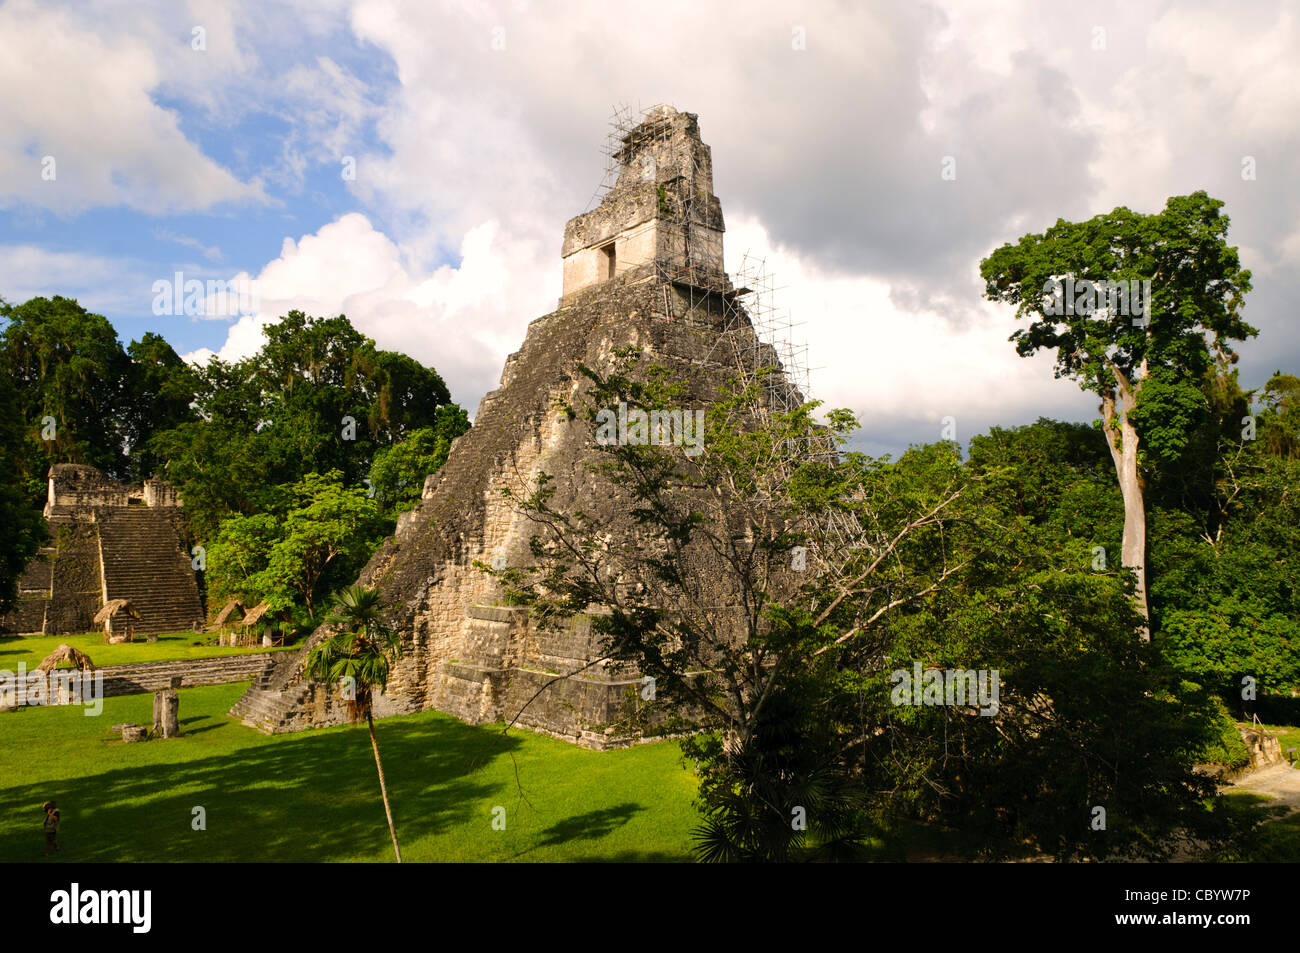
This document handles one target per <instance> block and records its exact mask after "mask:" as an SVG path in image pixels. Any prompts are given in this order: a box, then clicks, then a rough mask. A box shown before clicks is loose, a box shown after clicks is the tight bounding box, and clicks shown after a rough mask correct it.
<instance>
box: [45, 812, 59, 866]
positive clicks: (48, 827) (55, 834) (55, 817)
mask: <svg viewBox="0 0 1300 953" xmlns="http://www.w3.org/2000/svg"><path fill="white" fill-rule="evenodd" d="M41 807H43V808H44V809H45V856H46V857H49V856H50V848H51V847H53V848H54V849H55V850H56V851H57V850H58V849H59V808H58V805H57V804H55V803H54V802H53V801H46V802H45V803H44V804H42V805H41Z"/></svg>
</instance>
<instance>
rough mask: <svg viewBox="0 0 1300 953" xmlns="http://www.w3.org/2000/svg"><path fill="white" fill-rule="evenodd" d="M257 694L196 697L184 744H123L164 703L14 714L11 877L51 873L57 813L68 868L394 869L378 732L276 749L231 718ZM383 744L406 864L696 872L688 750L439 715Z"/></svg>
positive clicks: (7, 732) (4, 751)
mask: <svg viewBox="0 0 1300 953" xmlns="http://www.w3.org/2000/svg"><path fill="white" fill-rule="evenodd" d="M119 647H121V646H113V648H119ZM128 647H129V646H128ZM93 657H94V656H92V658H93ZM96 661H98V660H96ZM245 687H246V683H244V684H231V685H217V686H211V687H205V688H190V689H182V690H181V708H180V716H181V728H182V731H184V732H185V736H184V737H183V738H179V739H173V740H170V741H149V742H144V743H141V744H124V743H122V742H121V740H120V737H119V736H117V735H114V734H113V732H112V731H111V726H112V725H114V724H116V723H119V722H135V723H143V724H147V723H149V721H150V720H151V712H152V707H151V706H152V704H153V696H151V695H131V696H126V697H121V698H110V699H107V700H106V701H105V703H104V711H103V714H102V715H100V716H98V717H87V716H86V715H85V714H84V711H83V709H80V708H75V707H66V708H26V709H19V710H17V711H14V712H4V713H0V862H13V861H42V860H43V858H42V856H41V854H42V851H43V849H44V845H43V838H42V834H41V819H42V813H41V803H42V802H43V801H45V800H47V799H50V798H53V799H54V800H56V801H58V803H59V808H60V810H61V811H62V815H63V829H62V832H61V833H60V835H59V843H60V845H61V846H62V848H63V850H62V853H61V854H59V855H58V858H59V859H62V860H77V861H181V860H189V861H291V860H306V861H388V860H391V859H392V844H391V842H390V840H389V837H388V828H387V826H386V823H385V820H384V808H383V803H382V801H381V800H380V798H379V782H378V779H377V777H376V774H375V764H374V759H373V757H372V755H371V752H370V742H369V739H368V736H367V734H366V730H365V728H364V726H358V727H339V728H327V729H322V730H313V731H306V732H299V733H295V734H285V735H274V736H267V735H263V734H261V733H259V732H257V731H255V730H254V729H252V728H246V727H244V726H243V725H241V724H239V723H238V722H237V721H235V720H234V719H232V718H229V717H227V715H226V712H227V711H228V710H229V709H230V707H231V706H232V705H233V704H234V703H235V701H236V699H238V698H239V696H240V694H242V692H243V691H244V688H245ZM376 730H377V734H378V737H379V746H380V753H381V754H382V756H383V758H384V768H385V773H386V775H387V779H388V788H389V795H390V798H391V800H392V805H393V816H394V819H395V821H396V824H397V833H398V838H399V840H400V842H401V845H402V857H403V859H404V860H408V861H511V860H522V861H566V860H567V861H574V860H636V861H644V860H689V859H691V858H690V838H689V831H690V829H691V828H692V827H693V826H694V825H695V823H696V822H697V816H696V813H695V811H694V810H693V808H692V807H691V800H692V798H693V796H694V792H695V779H694V776H693V775H692V773H691V772H690V771H688V770H687V769H686V768H685V767H684V766H683V764H682V758H681V754H680V751H679V749H678V747H677V745H676V743H675V742H661V743H657V744H649V745H640V746H637V747H635V748H630V749H625V750H620V751H607V752H595V751H588V750H586V749H583V748H578V747H576V746H574V745H570V744H567V743H565V742H562V741H557V740H555V739H551V738H546V737H542V736H539V735H534V734H531V733H529V732H527V731H512V732H511V733H510V734H509V735H507V736H502V734H501V730H500V727H499V726H498V727H496V728H491V727H474V726H470V725H465V724H462V723H461V722H459V721H457V720H456V719H454V718H451V717H450V716H447V715H442V714H439V713H436V712H426V713H422V714H418V715H408V716H403V717H399V718H387V719H383V720H382V721H379V722H377V723H376ZM516 775H517V777H518V783H516ZM521 789H522V790H521ZM195 807H203V808H205V809H206V814H207V830H205V831H196V830H193V829H192V817H193V814H192V810H193V808H195ZM495 807H503V808H505V818H506V826H505V830H494V829H493V826H492V820H493V809H494V808H495ZM51 862H57V860H52V861H51Z"/></svg>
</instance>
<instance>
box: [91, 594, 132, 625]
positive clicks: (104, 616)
mask: <svg viewBox="0 0 1300 953" xmlns="http://www.w3.org/2000/svg"><path fill="white" fill-rule="evenodd" d="M121 612H125V613H126V614H127V615H129V616H130V617H131V618H132V619H135V620H137V621H138V620H139V618H140V613H138V612H136V611H135V606H134V605H132V604H131V600H130V599H109V600H108V601H107V602H105V603H104V607H103V608H102V609H100V610H99V611H98V612H96V613H95V618H94V620H93V622H94V624H95V625H102V624H103V623H104V622H105V621H106V620H108V619H112V618H115V617H116V616H117V615H118V613H121Z"/></svg>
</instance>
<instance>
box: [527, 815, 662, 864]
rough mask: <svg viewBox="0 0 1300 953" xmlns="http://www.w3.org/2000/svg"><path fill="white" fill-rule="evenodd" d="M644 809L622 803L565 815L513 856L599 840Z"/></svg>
mask: <svg viewBox="0 0 1300 953" xmlns="http://www.w3.org/2000/svg"><path fill="white" fill-rule="evenodd" d="M644 810H645V808H644V807H642V806H641V805H640V804H631V803H624V804H618V805H616V806H614V807H606V808H602V809H601V810H599V811H588V812H587V813H586V814H579V815H577V816H576V817H566V818H565V819H564V820H562V821H560V822H558V823H556V824H552V825H551V826H550V827H548V828H547V829H546V830H544V831H542V836H541V840H539V841H538V842H537V843H536V844H533V845H532V846H531V847H529V848H527V849H526V850H522V851H520V852H519V853H517V854H515V856H516V857H525V856H527V855H528V854H530V853H532V852H533V851H535V850H538V849H539V848H543V847H558V846H560V845H562V844H568V843H569V842H571V841H578V840H600V839H601V838H602V837H605V836H606V835H608V834H612V833H613V832H614V831H616V830H618V828H620V827H622V826H623V825H624V824H626V823H627V822H628V821H630V820H631V819H632V818H633V816H634V815H636V814H639V813H640V812H641V811H644ZM603 859H609V858H603Z"/></svg>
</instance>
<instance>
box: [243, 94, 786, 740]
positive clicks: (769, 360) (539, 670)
mask: <svg viewBox="0 0 1300 953" xmlns="http://www.w3.org/2000/svg"><path fill="white" fill-rule="evenodd" d="M610 155H611V156H612V157H613V159H614V170H613V171H614V174H613V175H612V176H611V177H610V178H611V179H613V181H612V185H611V186H610V187H609V188H608V191H607V192H606V194H605V195H604V197H603V200H602V201H601V202H600V204H599V205H598V206H597V207H596V208H594V209H593V210H591V211H588V212H586V213H584V214H582V215H579V216H577V217H576V218H574V219H572V220H570V221H569V223H568V225H567V226H566V227H565V230H564V241H563V246H562V251H561V257H562V264H563V269H564V277H563V295H562V297H561V298H560V301H559V305H558V307H557V308H556V310H554V311H553V312H551V313H550V314H547V315H543V316H542V317H540V318H537V319H535V320H534V321H532V322H531V323H530V324H529V325H528V330H527V334H526V336H525V338H524V342H523V345H522V346H521V347H520V349H519V350H518V351H516V352H515V353H514V354H511V355H510V356H509V358H508V359H507V360H506V363H505V368H504V370H503V371H502V374H501V384H500V386H499V387H498V388H497V389H496V390H495V391H492V392H491V393H489V394H488V395H487V396H485V397H484V398H483V400H482V403H480V405H479V408H478V413H477V415H476V416H475V418H474V426H473V428H472V429H471V430H470V431H469V432H467V433H466V434H464V435H463V436H461V437H460V438H458V439H457V441H456V442H455V443H454V444H453V445H452V448H451V453H450V455H449V457H448V459H447V462H446V463H445V465H444V466H443V467H442V469H441V470H439V471H438V472H437V473H435V474H432V475H431V476H430V477H429V478H428V480H427V481H426V484H425V487H424V492H423V499H422V501H421V503H420V504H419V505H418V506H417V507H416V508H415V509H414V510H412V511H411V512H409V513H406V514H404V515H403V517H402V519H401V520H400V521H399V524H398V527H397V532H396V534H395V535H394V536H393V537H392V538H390V539H389V540H387V541H386V542H385V543H384V544H383V545H382V546H381V547H380V548H379V550H378V551H376V553H375V554H374V556H373V557H372V558H371V560H370V562H369V564H368V565H367V566H366V567H365V568H364V570H363V571H362V573H361V576H360V578H359V580H358V582H359V583H361V584H363V585H368V586H374V587H376V588H377V589H378V590H379V591H380V594H381V597H382V600H383V603H384V605H385V607H386V611H387V613H388V616H389V619H390V622H391V624H393V625H395V626H396V627H397V628H398V630H399V631H400V632H401V633H402V635H403V639H404V652H403V657H402V658H401V660H400V661H399V662H398V663H397V664H396V665H395V666H394V669H393V672H392V675H391V677H390V680H389V684H388V689H387V692H386V693H385V695H384V696H383V697H382V698H380V699H377V700H376V705H375V710H376V714H380V715H384V714H395V713H403V712H414V711H420V710H426V709H430V708H434V709H438V710H440V711H444V712H449V713H451V714H453V715H455V716H457V717H459V718H461V719H463V720H464V721H467V722H470V723H473V724H483V723H492V722H497V721H502V720H504V721H507V722H509V721H511V720H513V719H515V718H516V717H517V716H518V720H517V722H516V723H517V724H520V725H523V726H526V727H529V728H531V729H533V730H536V731H540V732H544V733H547V734H551V735H554V736H557V737H561V738H566V739H569V740H572V741H575V742H577V743H580V744H583V745H587V746H590V747H595V748H605V747H610V746H615V745H620V744H626V743H629V741H632V740H635V739H633V738H629V737H626V736H624V735H623V734H620V733H618V732H616V731H615V730H614V729H612V728H610V727H609V726H610V725H611V724H612V723H615V722H617V721H618V720H619V716H620V713H621V712H622V711H623V710H624V706H626V705H628V704H629V699H630V697H631V696H632V695H634V692H633V691H632V689H633V688H634V686H636V685H637V684H638V683H639V679H638V678H637V673H635V672H629V671H627V670H624V669H619V668H618V667H616V666H613V665H606V664H604V663H602V664H598V665H594V666H592V667H590V668H586V669H585V670H583V671H582V673H581V675H580V677H575V678H572V679H564V680H560V681H556V680H555V676H556V674H568V673H572V672H576V671H577V670H578V669H581V668H583V667H584V666H586V665H587V664H588V663H589V662H590V661H591V660H592V659H597V658H599V657H600V653H599V651H598V650H597V649H598V646H597V645H596V644H595V643H596V640H595V638H594V636H593V633H592V631H591V626H590V623H589V619H588V618H586V617H584V616H579V617H576V618H574V619H573V620H572V622H571V624H570V625H568V626H567V627H561V628H560V630H558V631H556V630H555V629H549V630H541V629H539V628H538V627H536V626H535V625H534V624H533V623H532V622H530V619H529V616H528V612H527V610H526V609H523V608H519V607H512V606H509V605H506V604H504V602H505V600H503V599H502V598H501V595H502V594H501V592H500V591H499V589H498V587H497V584H496V582H495V580H494V579H493V577H491V576H490V575H489V574H487V573H485V572H483V571H482V570H481V569H479V568H477V567H475V565H474V562H475V561H481V562H482V563H486V564H492V565H496V566H498V567H499V566H501V565H503V564H504V565H509V566H522V565H527V564H528V563H529V561H530V550H529V540H530V537H531V536H532V535H534V534H535V533H536V532H537V527H536V526H535V525H534V524H532V523H531V522H530V520H529V519H528V518H527V517H525V516H524V515H522V514H520V513H519V512H517V511H516V509H515V508H514V507H513V506H512V505H511V504H510V502H509V501H508V500H507V499H505V498H503V495H502V490H503V489H509V490H511V491H512V492H514V493H518V494H526V493H527V492H529V491H530V490H531V489H532V485H533V483H534V481H535V480H536V478H537V475H538V474H539V473H541V472H545V473H547V474H549V475H551V478H552V482H551V484H550V486H551V487H552V488H553V489H554V490H555V495H554V497H553V498H552V500H551V503H552V505H553V506H555V507H557V508H564V507H571V508H573V509H581V510H582V511H583V512H587V513H595V514H600V515H601V516H602V517H604V516H605V515H606V514H607V515H608V519H609V526H610V527H611V532H621V531H624V530H623V529H620V528H619V527H620V526H622V525H624V524H622V523H620V514H621V513H625V510H621V509H620V507H619V504H618V498H619V493H617V492H616V491H615V488H614V487H612V486H610V485H608V484H603V483H601V482H600V481H599V480H598V479H597V478H595V477H593V474H592V473H591V472H589V471H588V469H587V468H586V467H585V466H584V464H585V463H586V462H588V461H591V460H593V459H595V458H596V456H597V451H596V449H595V440H594V433H593V424H592V422H591V421H590V420H588V419H586V418H584V417H582V416H581V415H579V416H576V417H575V416H572V415H566V414H565V413H563V412H562V411H559V410H557V408H560V407H564V406H570V407H573V406H580V405H582V403H583V396H584V393H585V392H586V391H587V390H588V389H589V387H590V382H589V381H588V380H587V379H586V378H585V377H584V376H583V375H582V374H581V372H580V371H579V365H580V364H582V365H585V366H587V367H589V368H592V369H594V370H596V371H598V372H599V373H602V374H603V373H607V372H608V371H609V370H610V369H611V368H612V367H613V366H614V355H615V352H616V351H618V350H619V349H620V348H625V347H628V346H634V347H636V348H639V349H640V350H641V353H642V354H643V355H645V356H647V357H648V358H649V359H650V360H651V361H652V362H653V363H655V364H658V365H662V366H666V367H669V368H671V369H672V370H673V371H674V373H675V375H676V376H677V377H678V378H679V379H680V380H681V381H682V382H683V383H685V384H686V386H687V388H688V390H689V392H690V393H691V394H693V395H697V396H698V397H699V398H700V399H701V400H703V399H705V397H706V396H707V395H713V394H716V393H717V391H718V388H719V387H720V386H721V385H722V384H723V382H724V381H725V380H726V379H727V378H728V377H730V376H734V367H735V363H734V358H733V352H735V351H736V350H737V342H740V345H743V346H742V347H741V350H744V351H745V352H746V353H748V354H749V355H751V357H750V360H752V361H758V362H760V363H762V364H764V365H765V366H776V367H778V368H779V366H780V365H779V362H778V361H777V359H776V355H775V352H774V351H773V350H772V348H771V347H768V346H766V345H764V344H762V343H761V342H760V341H759V340H758V338H757V336H756V335H755V332H754V329H753V327H752V325H751V322H750V319H749V317H748V314H747V312H746V310H745V309H744V307H743V306H741V305H740V304H739V299H740V298H741V296H743V295H744V294H745V293H746V291H747V289H744V288H736V287H733V285H732V282H731V281H730V279H729V278H728V276H727V274H726V272H725V271H724V269H723V255H722V251H723V245H722V240H723V231H724V226H723V218H722V209H721V206H720V204H719V202H718V199H717V197H716V196H715V195H714V193H713V163H712V156H711V153H710V150H709V147H708V146H707V145H705V144H704V143H703V142H702V141H701V139H700V132H699V126H698V121H697V117H696V116H695V115H693V114H691V113H682V112H678V111H676V110H675V109H673V108H672V107H670V106H659V107H656V108H654V109H652V110H650V111H649V112H647V113H646V114H644V116H643V117H641V119H640V121H639V122H636V123H628V124H626V125H625V126H624V127H623V128H622V129H620V130H618V132H617V134H616V136H615V137H613V144H612V147H611V149H610ZM792 394H793V399H799V397H798V394H797V392H793V391H792ZM320 637H322V633H320V632H318V633H317V635H316V636H313V638H312V639H311V640H309V642H308V643H307V646H306V647H305V648H304V649H303V651H302V652H300V653H298V654H297V655H296V656H290V657H288V658H287V659H285V660H284V661H283V662H281V663H280V664H279V666H278V667H277V668H275V669H274V670H272V671H269V672H268V673H267V674H266V675H264V676H263V677H262V679H261V680H259V682H257V683H256V684H255V685H254V686H253V687H252V688H250V689H249V691H248V693H247V694H246V695H245V696H244V697H243V698H242V699H241V700H240V702H239V703H238V704H237V705H236V707H235V708H234V709H233V711H232V714H233V715H236V716H238V717H242V718H243V719H244V720H245V722H246V723H248V724H252V725H256V726H258V727H260V728H261V729H262V730H264V731H269V732H274V731H288V730H296V729H299V728H305V727H309V726H312V725H324V724H331V723H336V722H338V721H341V720H342V718H343V715H342V706H341V705H340V704H339V699H338V697H337V695H338V691H337V688H336V687H334V686H321V685H313V684H310V683H308V682H306V681H304V679H303V678H302V663H303V660H304V659H305V654H306V652H307V651H308V650H309V649H310V647H311V646H312V645H313V644H315V642H316V640H317V639H319V638H320ZM543 688H544V690H543V691H541V694H540V695H539V694H538V692H539V690H542V689H543ZM534 696H536V697H534ZM521 711H522V715H521V714H520V712H521Z"/></svg>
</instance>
